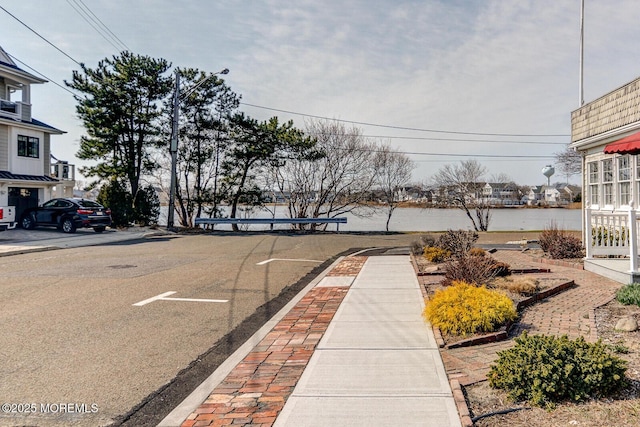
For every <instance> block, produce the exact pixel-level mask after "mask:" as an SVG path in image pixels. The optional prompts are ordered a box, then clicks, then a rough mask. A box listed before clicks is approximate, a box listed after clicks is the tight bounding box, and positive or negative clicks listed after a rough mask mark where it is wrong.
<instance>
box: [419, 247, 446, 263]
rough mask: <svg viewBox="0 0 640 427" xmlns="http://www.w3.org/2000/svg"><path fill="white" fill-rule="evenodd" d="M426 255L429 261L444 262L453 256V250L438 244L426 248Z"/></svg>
mask: <svg viewBox="0 0 640 427" xmlns="http://www.w3.org/2000/svg"><path fill="white" fill-rule="evenodd" d="M424 257H425V258H426V259H427V261H429V262H442V261H444V260H446V259H447V258H450V257H451V252H449V251H448V250H446V249H442V248H439V247H437V246H428V247H426V248H424Z"/></svg>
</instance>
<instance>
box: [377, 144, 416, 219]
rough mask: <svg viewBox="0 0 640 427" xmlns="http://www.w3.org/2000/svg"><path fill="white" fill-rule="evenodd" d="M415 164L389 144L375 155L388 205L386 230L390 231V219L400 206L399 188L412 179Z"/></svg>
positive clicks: (381, 190)
mask: <svg viewBox="0 0 640 427" xmlns="http://www.w3.org/2000/svg"><path fill="white" fill-rule="evenodd" d="M414 168H415V164H414V163H413V161H411V159H410V158H409V156H407V155H406V154H404V153H401V152H398V151H394V150H392V149H391V147H389V146H388V145H382V146H381V147H380V148H379V149H378V150H377V151H376V156H375V169H376V176H377V180H376V183H377V186H378V187H379V190H380V195H381V196H382V201H383V202H384V204H385V205H386V211H387V222H386V230H387V231H389V221H391V215H393V211H394V210H395V209H396V208H397V207H398V203H399V202H400V201H401V200H400V197H399V196H400V195H399V190H401V189H402V187H404V186H405V185H407V184H408V183H409V180H411V172H412V171H413V169H414Z"/></svg>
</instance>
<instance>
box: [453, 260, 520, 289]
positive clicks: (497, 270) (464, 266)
mask: <svg viewBox="0 0 640 427" xmlns="http://www.w3.org/2000/svg"><path fill="white" fill-rule="evenodd" d="M509 274H511V270H510V268H509V265H508V264H505V263H502V262H498V261H496V260H495V259H493V258H492V257H490V256H475V255H470V254H466V255H463V256H460V257H458V258H455V259H452V260H449V261H447V262H445V264H444V278H445V284H447V283H452V282H456V281H458V282H467V283H471V284H476V285H482V284H485V283H487V282H488V281H490V280H491V279H493V278H494V277H497V276H507V275H509Z"/></svg>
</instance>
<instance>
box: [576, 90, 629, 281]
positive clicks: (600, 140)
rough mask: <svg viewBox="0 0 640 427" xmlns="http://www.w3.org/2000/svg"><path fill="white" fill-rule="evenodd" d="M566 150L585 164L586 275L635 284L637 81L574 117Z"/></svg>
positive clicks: (608, 94)
mask: <svg viewBox="0 0 640 427" xmlns="http://www.w3.org/2000/svg"><path fill="white" fill-rule="evenodd" d="M569 147H570V148H573V149H575V150H577V151H578V152H580V153H581V154H582V156H583V158H584V161H583V165H584V167H583V170H582V188H583V189H584V193H585V194H584V197H583V206H584V213H585V220H584V227H583V242H584V244H585V247H586V252H587V254H586V255H587V258H586V259H585V264H584V265H585V269H587V270H591V271H595V272H598V273H599V274H602V275H605V276H607V277H610V278H612V279H614V280H618V281H620V282H623V283H632V282H633V281H639V280H640V272H639V271H638V239H637V237H636V236H637V235H638V221H637V220H636V215H637V212H638V204H639V202H640V78H638V79H636V80H634V81H632V82H630V83H628V84H626V85H624V86H622V87H620V88H618V89H615V90H613V91H612V92H609V93H607V94H605V95H603V96H601V97H600V98H598V99H596V100H594V101H592V102H589V103H588V104H585V105H584V106H582V107H580V108H579V109H577V110H575V111H573V112H572V113H571V144H570V145H569ZM599 257H602V258H601V259H599ZM620 257H626V261H623V260H622V259H621V258H620ZM620 263H622V264H620Z"/></svg>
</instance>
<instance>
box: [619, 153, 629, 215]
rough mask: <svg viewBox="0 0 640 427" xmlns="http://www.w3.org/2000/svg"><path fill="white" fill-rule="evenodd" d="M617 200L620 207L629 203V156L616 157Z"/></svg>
mask: <svg viewBox="0 0 640 427" xmlns="http://www.w3.org/2000/svg"><path fill="white" fill-rule="evenodd" d="M618 198H619V200H618V201H619V203H620V206H628V205H629V203H630V202H631V156H629V155H625V156H620V157H618Z"/></svg>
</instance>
